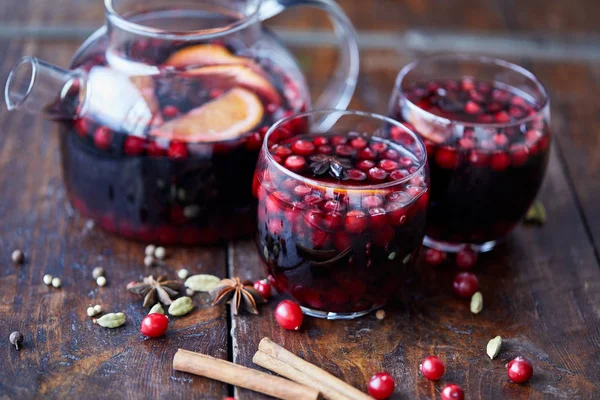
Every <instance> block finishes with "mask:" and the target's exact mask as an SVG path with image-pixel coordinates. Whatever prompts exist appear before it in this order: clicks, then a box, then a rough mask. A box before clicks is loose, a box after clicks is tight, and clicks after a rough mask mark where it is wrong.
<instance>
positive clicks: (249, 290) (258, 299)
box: [186, 277, 266, 315]
mask: <svg viewBox="0 0 600 400" xmlns="http://www.w3.org/2000/svg"><path fill="white" fill-rule="evenodd" d="M188 280H189V279H188ZM186 282H187V281H186ZM211 296H212V298H213V302H212V305H213V306H216V305H219V304H222V303H225V302H227V301H229V300H230V299H231V301H232V304H233V313H234V314H235V315H237V314H238V311H239V309H240V307H243V309H244V310H246V311H248V312H249V313H251V314H258V307H257V304H259V303H265V302H266V300H265V299H263V298H262V296H261V295H260V294H259V293H258V291H257V290H256V289H254V286H253V285H252V282H250V281H243V282H242V281H241V280H240V278H239V277H235V278H233V279H229V278H226V279H222V280H221V281H220V282H219V284H218V285H217V287H215V288H214V289H213V290H212V291H211Z"/></svg>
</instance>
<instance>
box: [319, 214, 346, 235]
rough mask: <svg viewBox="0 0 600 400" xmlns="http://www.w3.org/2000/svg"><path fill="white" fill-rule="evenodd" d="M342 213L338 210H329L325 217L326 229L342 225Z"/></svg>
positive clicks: (334, 228) (332, 229) (331, 229)
mask: <svg viewBox="0 0 600 400" xmlns="http://www.w3.org/2000/svg"><path fill="white" fill-rule="evenodd" d="M342 219H343V218H342V214H340V213H339V212H337V211H331V212H328V213H327V214H326V215H325V218H324V219H323V226H324V227H325V229H328V230H330V231H334V230H336V229H338V228H339V227H340V226H341V225H342Z"/></svg>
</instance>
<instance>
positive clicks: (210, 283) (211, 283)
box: [184, 274, 221, 292]
mask: <svg viewBox="0 0 600 400" xmlns="http://www.w3.org/2000/svg"><path fill="white" fill-rule="evenodd" d="M220 283H221V279H219V278H218V277H216V276H214V275H208V274H198V275H192V276H190V277H188V278H187V279H186V280H185V283H184V285H185V287H186V288H189V289H192V290H193V291H195V292H210V291H212V290H213V289H215V288H216V287H217V286H219V284H220Z"/></svg>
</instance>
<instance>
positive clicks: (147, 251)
mask: <svg viewBox="0 0 600 400" xmlns="http://www.w3.org/2000/svg"><path fill="white" fill-rule="evenodd" d="M154 250H156V246H155V245H153V244H149V245H148V246H146V249H145V250H144V253H145V254H146V255H147V256H153V255H154Z"/></svg>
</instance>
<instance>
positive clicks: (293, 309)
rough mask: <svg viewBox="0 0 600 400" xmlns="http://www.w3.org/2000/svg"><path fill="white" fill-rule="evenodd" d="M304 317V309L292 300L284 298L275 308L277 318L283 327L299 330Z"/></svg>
mask: <svg viewBox="0 0 600 400" xmlns="http://www.w3.org/2000/svg"><path fill="white" fill-rule="evenodd" d="M303 319H304V315H303V314H302V309H301V308H300V306H299V305H298V304H296V303H294V302H293V301H291V300H283V301H282V302H281V303H279V305H277V308H276V309H275V320H276V321H277V323H278V324H279V326H281V327H282V328H283V329H287V330H289V331H297V330H298V329H300V325H302V320H303Z"/></svg>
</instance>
